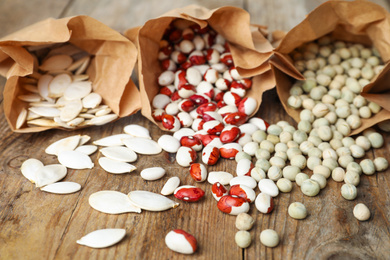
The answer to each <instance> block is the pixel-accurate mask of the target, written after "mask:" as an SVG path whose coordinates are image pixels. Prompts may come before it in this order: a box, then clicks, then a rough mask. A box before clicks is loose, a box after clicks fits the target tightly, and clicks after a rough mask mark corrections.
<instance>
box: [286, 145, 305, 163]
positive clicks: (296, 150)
mask: <svg viewBox="0 0 390 260" xmlns="http://www.w3.org/2000/svg"><path fill="white" fill-rule="evenodd" d="M296 155H302V151H301V150H299V148H296V147H291V148H288V150H287V158H288V159H289V160H291V159H292V158H293V157H294V156H296Z"/></svg>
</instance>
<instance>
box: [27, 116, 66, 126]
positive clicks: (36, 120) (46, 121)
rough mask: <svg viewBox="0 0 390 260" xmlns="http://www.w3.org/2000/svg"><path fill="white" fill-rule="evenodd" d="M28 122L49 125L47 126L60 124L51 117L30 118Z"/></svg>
mask: <svg viewBox="0 0 390 260" xmlns="http://www.w3.org/2000/svg"><path fill="white" fill-rule="evenodd" d="M27 124H29V125H37V126H47V127H56V126H59V124H58V123H56V122H54V121H53V120H51V119H44V118H38V119H33V120H28V121H27Z"/></svg>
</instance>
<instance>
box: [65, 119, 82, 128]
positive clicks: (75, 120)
mask: <svg viewBox="0 0 390 260" xmlns="http://www.w3.org/2000/svg"><path fill="white" fill-rule="evenodd" d="M84 121H85V119H84V118H81V117H76V118H75V119H73V120H70V121H69V122H68V123H67V124H68V125H69V126H73V127H74V126H78V125H79V124H81V123H82V122H84Z"/></svg>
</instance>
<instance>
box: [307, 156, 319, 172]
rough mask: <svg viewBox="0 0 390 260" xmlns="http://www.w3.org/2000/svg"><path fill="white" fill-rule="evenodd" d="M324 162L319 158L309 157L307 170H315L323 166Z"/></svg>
mask: <svg viewBox="0 0 390 260" xmlns="http://www.w3.org/2000/svg"><path fill="white" fill-rule="evenodd" d="M321 163H322V161H321V159H320V158H318V157H309V158H308V159H307V162H306V166H307V168H309V169H310V170H313V169H314V167H316V166H317V165H321Z"/></svg>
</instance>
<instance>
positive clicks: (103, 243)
mask: <svg viewBox="0 0 390 260" xmlns="http://www.w3.org/2000/svg"><path fill="white" fill-rule="evenodd" d="M125 235H126V230H125V229H119V228H107V229H99V230H95V231H93V232H91V233H89V234H87V235H85V236H83V237H82V238H80V239H79V240H77V241H76V242H77V244H79V245H83V246H88V247H92V248H105V247H109V246H112V245H114V244H116V243H118V242H119V241H121V240H122V239H123V238H124V237H125Z"/></svg>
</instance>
